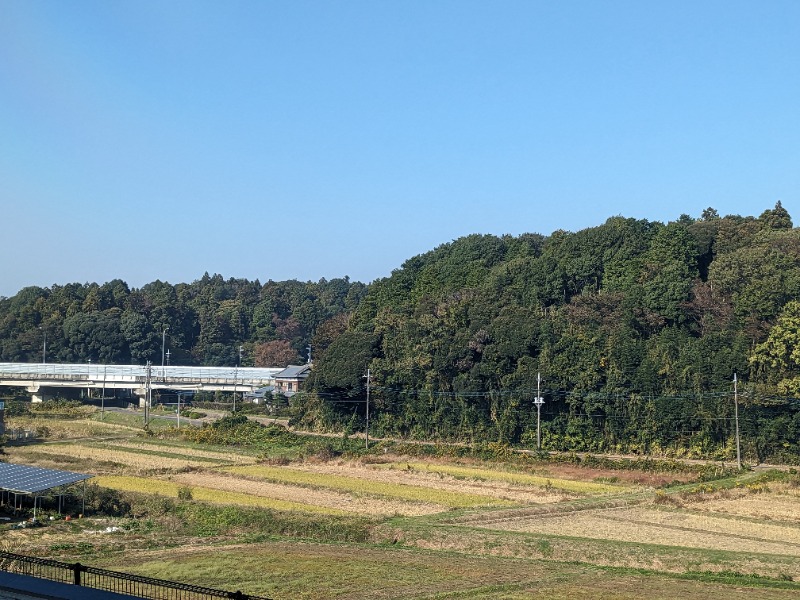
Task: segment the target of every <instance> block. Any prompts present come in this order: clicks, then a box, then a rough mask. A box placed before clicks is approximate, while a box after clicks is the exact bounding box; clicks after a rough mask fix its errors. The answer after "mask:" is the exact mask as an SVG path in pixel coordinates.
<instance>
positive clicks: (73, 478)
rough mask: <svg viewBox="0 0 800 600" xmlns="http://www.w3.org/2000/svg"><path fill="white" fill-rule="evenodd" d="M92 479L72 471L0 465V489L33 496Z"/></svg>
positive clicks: (89, 476) (90, 476) (7, 464)
mask: <svg viewBox="0 0 800 600" xmlns="http://www.w3.org/2000/svg"><path fill="white" fill-rule="evenodd" d="M92 477H93V475H86V474H85V473H73V472H72V471H58V470H56V469H42V468H40V467H29V466H27V465H12V464H10V463H0V489H3V490H7V491H9V492H17V493H22V494H35V493H38V492H43V491H45V490H49V489H51V488H55V487H59V486H62V485H68V484H70V483H77V482H78V481H83V480H84V479H91V478H92Z"/></svg>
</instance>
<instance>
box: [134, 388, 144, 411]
mask: <svg viewBox="0 0 800 600" xmlns="http://www.w3.org/2000/svg"><path fill="white" fill-rule="evenodd" d="M131 394H132V395H133V396H134V397H136V398H138V399H139V408H144V407H145V406H147V388H136V389H133V390H131Z"/></svg>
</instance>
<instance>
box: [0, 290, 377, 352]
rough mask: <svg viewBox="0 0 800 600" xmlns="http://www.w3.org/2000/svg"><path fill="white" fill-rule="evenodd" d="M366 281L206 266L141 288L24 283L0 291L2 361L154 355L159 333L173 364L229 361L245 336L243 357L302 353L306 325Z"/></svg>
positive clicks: (343, 304) (322, 318)
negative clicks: (186, 279)
mask: <svg viewBox="0 0 800 600" xmlns="http://www.w3.org/2000/svg"><path fill="white" fill-rule="evenodd" d="M365 291H366V286H365V285H364V284H362V283H353V282H350V281H349V279H347V278H344V279H332V280H330V281H326V280H321V281H319V282H317V283H312V282H306V283H302V282H299V281H284V282H274V281H268V282H267V283H265V284H263V285H262V284H261V283H259V282H258V280H256V281H248V280H246V279H228V280H225V279H223V278H222V276H220V275H214V276H209V275H208V274H206V275H204V276H203V277H202V278H201V279H199V280H197V281H195V282H193V283H190V284H184V283H181V284H177V285H170V284H168V283H164V282H161V281H155V282H153V283H149V284H147V285H145V286H143V287H142V288H140V289H130V288H129V287H128V285H127V284H126V283H125V282H124V281H121V280H119V279H116V280H114V281H111V282H108V283H105V284H103V285H99V284H96V283H91V284H84V285H81V284H67V285H63V286H62V285H54V286H52V287H50V288H39V287H29V288H25V289H23V290H21V291H20V292H19V293H18V294H16V295H15V296H14V297H12V298H5V299H1V298H0V361H5V362H11V361H13V362H16V361H31V362H39V361H41V360H42V359H43V358H46V360H47V362H87V361H90V360H91V361H93V362H95V363H116V364H131V363H133V364H144V363H145V362H146V361H147V360H151V361H153V362H154V363H156V364H160V361H161V346H162V341H163V342H164V345H165V347H166V349H168V350H169V352H170V361H171V364H176V365H198V364H202V365H230V366H232V365H235V364H237V361H238V360H239V357H238V349H239V347H240V346H242V350H243V352H242V363H241V364H242V365H243V366H254V365H255V366H286V365H287V364H291V363H298V362H305V361H306V358H307V355H308V349H307V348H308V345H309V342H310V340H311V339H312V335H313V334H315V333H317V334H319V335H320V336H321V338H322V339H324V338H325V331H326V330H328V329H330V328H332V327H333V328H335V327H337V326H339V325H337V324H338V323H340V322H345V315H346V314H347V313H348V312H351V311H353V310H354V309H355V308H356V307H357V306H358V303H359V301H360V300H361V298H362V296H363V295H364V293H365ZM326 323H327V324H326ZM339 327H340V326H339ZM45 336H46V340H47V347H46V356H45V357H43V353H44V352H45V347H44V342H45Z"/></svg>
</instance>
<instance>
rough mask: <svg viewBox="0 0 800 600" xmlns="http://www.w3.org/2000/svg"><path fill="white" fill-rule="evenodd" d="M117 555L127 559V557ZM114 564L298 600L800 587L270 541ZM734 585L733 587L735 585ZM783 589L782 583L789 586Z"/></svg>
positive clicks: (716, 595) (766, 591)
mask: <svg viewBox="0 0 800 600" xmlns="http://www.w3.org/2000/svg"><path fill="white" fill-rule="evenodd" d="M117 560H120V559H119V558H118V559H117ZM122 560H124V563H114V564H112V565H109V566H111V567H112V568H117V567H118V568H119V569H120V570H125V571H130V572H134V573H137V574H141V575H147V576H151V577H159V578H167V579H177V580H181V581H190V582H192V583H195V584H198V585H205V586H209V587H215V588H220V589H232V587H231V583H230V582H232V581H233V582H236V583H235V588H236V589H240V590H242V591H243V592H245V593H250V594H259V595H266V596H270V597H274V598H293V599H300V600H304V599H305V600H311V599H320V600H322V599H327V598H361V599H367V598H376V599H381V598H385V599H389V598H404V599H408V600H414V599H420V600H421V599H426V600H430V599H434V598H435V599H445V598H448V599H449V598H480V599H491V600H501V599H502V600H509V599H522V598H542V599H545V598H547V599H548V600H549V599H552V598H556V599H573V598H606V599H614V600H645V599H650V598H662V599H667V598H703V600H723V599H724V600H729V599H731V598H733V599H736V598H741V599H743V600H744V599H749V598H753V597H757V598H759V599H769V600H777V599H780V600H788V599H789V598H794V597H796V595H797V592H798V591H799V590H800V585H798V584H795V583H792V582H781V581H777V580H775V579H765V578H752V577H748V576H746V575H743V576H736V575H733V576H731V577H727V578H726V577H724V576H723V577H718V576H716V575H713V574H704V573H688V574H683V573H675V574H668V573H658V572H655V571H653V570H652V569H630V568H614V567H597V566H593V565H588V564H585V563H574V562H572V563H564V562H554V561H550V560H520V559H514V558H502V557H496V556H483V557H477V556H470V555H466V554H463V553H456V552H441V551H439V552H437V551H428V550H415V549H407V548H396V547H392V548H376V547H374V546H369V545H361V544H359V545H353V544H337V545H323V544H314V543H303V544H297V543H287V542H276V543H267V544H265V545H262V546H256V547H251V548H239V549H233V548H231V549H226V548H225V547H216V548H209V549H208V550H206V551H200V552H196V551H195V552H191V553H183V552H181V550H180V549H175V550H174V551H171V552H169V553H165V554H164V555H163V556H161V557H158V558H146V559H143V560H139V561H137V560H136V559H135V558H133V559H131V558H130V557H125V558H124V559H122ZM731 584H732V585H731ZM781 588H784V589H781Z"/></svg>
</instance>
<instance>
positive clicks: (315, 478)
mask: <svg viewBox="0 0 800 600" xmlns="http://www.w3.org/2000/svg"><path fill="white" fill-rule="evenodd" d="M223 470H225V471H227V472H229V473H236V474H239V475H245V476H248V477H255V478H258V479H264V480H267V481H274V482H278V483H291V484H295V485H306V486H311V487H322V488H328V489H334V490H339V491H345V492H349V493H355V494H366V495H372V496H382V497H387V498H396V499H400V500H408V501H411V502H426V503H431V504H439V505H441V506H447V507H450V508H469V507H475V506H503V505H505V506H513V505H514V504H515V503H513V502H509V501H507V500H498V499H497V498H493V497H490V496H482V495H479V494H461V493H458V492H449V491H446V490H437V489H434V488H429V487H423V486H415V485H406V484H400V483H386V482H381V481H370V480H367V479H357V478H355V477H343V476H341V475H329V474H325V473H312V472H309V471H300V470H297V469H292V468H288V467H268V466H262V465H251V466H237V467H226V468H225V469H223Z"/></svg>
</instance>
